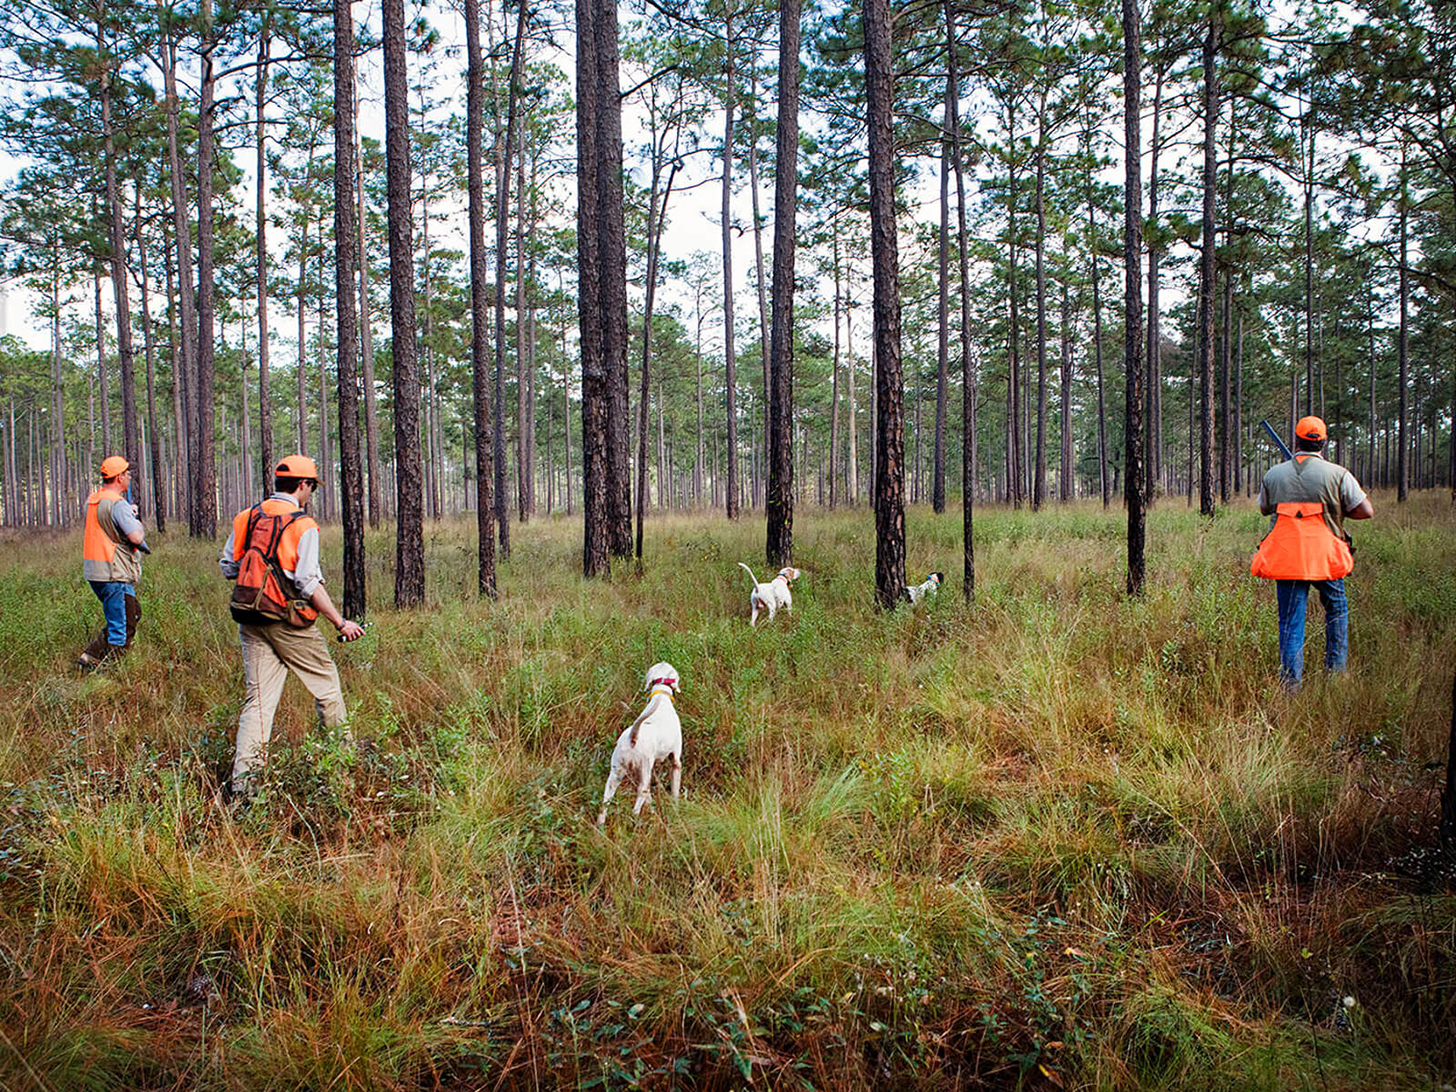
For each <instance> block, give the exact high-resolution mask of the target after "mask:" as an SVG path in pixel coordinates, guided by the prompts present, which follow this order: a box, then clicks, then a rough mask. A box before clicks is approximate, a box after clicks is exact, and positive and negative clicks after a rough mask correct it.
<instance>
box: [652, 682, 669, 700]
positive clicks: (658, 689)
mask: <svg viewBox="0 0 1456 1092" xmlns="http://www.w3.org/2000/svg"><path fill="white" fill-rule="evenodd" d="M658 694H661V695H663V696H664V697H665V698H667V700H668V701H671V700H672V687H670V686H668V685H667V684H666V683H664V684H663V685H662V686H653V687H652V689H651V690H650V691H649V692H648V694H647V696H648V697H649V698H655V697H656V696H657V695H658Z"/></svg>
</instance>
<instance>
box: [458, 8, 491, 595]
mask: <svg viewBox="0 0 1456 1092" xmlns="http://www.w3.org/2000/svg"><path fill="white" fill-rule="evenodd" d="M465 53H466V74H465V79H466V91H465V96H466V104H465V147H466V189H467V191H468V193H469V206H470V207H469V220H470V375H471V384H470V388H471V395H472V409H473V411H474V421H473V428H472V431H473V433H474V437H475V443H474V448H475V536H476V550H477V556H476V562H477V565H476V591H477V592H478V593H479V594H480V595H484V596H487V597H489V598H492V599H493V598H495V595H496V583H495V527H494V525H493V523H494V520H495V497H494V486H495V468H494V467H493V465H492V457H493V452H492V450H491V448H492V443H493V435H492V430H491V426H490V364H489V356H490V344H489V340H488V331H487V324H488V323H489V321H490V319H489V315H488V313H487V302H486V291H487V287H488V283H489V278H490V270H489V267H488V265H487V254H486V248H485V164H484V162H483V155H482V152H481V141H482V138H483V137H484V135H485V66H484V62H483V61H482V59H481V53H480V3H479V0H465Z"/></svg>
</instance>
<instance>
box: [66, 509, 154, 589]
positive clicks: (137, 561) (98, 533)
mask: <svg viewBox="0 0 1456 1092" xmlns="http://www.w3.org/2000/svg"><path fill="white" fill-rule="evenodd" d="M118 503H125V497H124V496H123V494H122V493H121V491H120V490H118V489H115V488H113V487H110V486H103V487H102V488H100V489H96V490H93V491H92V493H91V495H90V496H89V497H87V498H86V529H85V535H84V537H83V538H82V541H81V558H82V562H83V564H82V570H83V572H84V575H85V578H86V579H87V580H96V581H100V582H102V583H121V584H135V583H136V582H137V580H139V579H140V578H141V575H142V562H141V558H140V557H138V556H137V554H136V551H135V550H133V549H132V547H131V543H129V542H128V543H125V544H124V547H123V549H120V550H118V549H117V546H119V545H123V543H122V539H121V536H120V535H119V534H118V533H117V531H116V524H115V523H114V522H113V521H112V519H111V507H112V505H114V504H118Z"/></svg>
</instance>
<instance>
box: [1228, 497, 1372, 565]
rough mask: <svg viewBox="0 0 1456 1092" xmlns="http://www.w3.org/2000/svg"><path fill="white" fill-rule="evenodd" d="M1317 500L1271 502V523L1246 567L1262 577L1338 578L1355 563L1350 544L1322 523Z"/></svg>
mask: <svg viewBox="0 0 1456 1092" xmlns="http://www.w3.org/2000/svg"><path fill="white" fill-rule="evenodd" d="M1324 510H1325V509H1324V505H1323V504H1322V503H1321V502H1319V501H1285V502H1284V503H1283V504H1279V505H1276V506H1275V509H1274V511H1275V513H1276V516H1275V518H1274V526H1273V527H1272V528H1270V530H1269V533H1268V534H1267V535H1265V536H1264V540H1263V541H1262V542H1260V543H1259V549H1258V552H1257V553H1255V554H1254V560H1253V562H1252V563H1251V564H1250V565H1249V571H1250V572H1251V573H1253V574H1254V575H1255V576H1262V577H1264V579H1266V580H1339V579H1341V578H1342V577H1345V576H1347V575H1349V573H1350V570H1351V569H1353V568H1354V567H1355V557H1354V555H1353V554H1351V553H1350V546H1349V543H1347V542H1346V541H1345V540H1344V539H1342V538H1339V537H1337V536H1336V535H1335V533H1334V532H1333V531H1331V530H1330V528H1329V525H1328V524H1327V523H1325V516H1324Z"/></svg>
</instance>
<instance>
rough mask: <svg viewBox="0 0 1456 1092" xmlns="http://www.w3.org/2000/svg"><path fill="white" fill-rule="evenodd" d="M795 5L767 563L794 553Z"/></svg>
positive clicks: (779, 212) (777, 177) (788, 39)
mask: <svg viewBox="0 0 1456 1092" xmlns="http://www.w3.org/2000/svg"><path fill="white" fill-rule="evenodd" d="M799 5H800V0H779V117H778V149H777V159H776V162H775V173H774V240H773V333H772V345H771V346H770V351H769V378H770V380H771V389H770V391H769V392H768V409H769V422H768V451H769V460H768V474H769V482H768V491H767V494H766V496H765V498H764V507H765V509H766V510H767V515H768V535H767V543H766V554H767V559H768V563H769V565H770V566H782V565H787V564H788V563H789V562H790V561H791V560H793V556H794V449H793V420H794V227H795V222H796V219H797V215H796V214H797V211H798V190H799V179H798V165H799V10H800V9H799Z"/></svg>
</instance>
